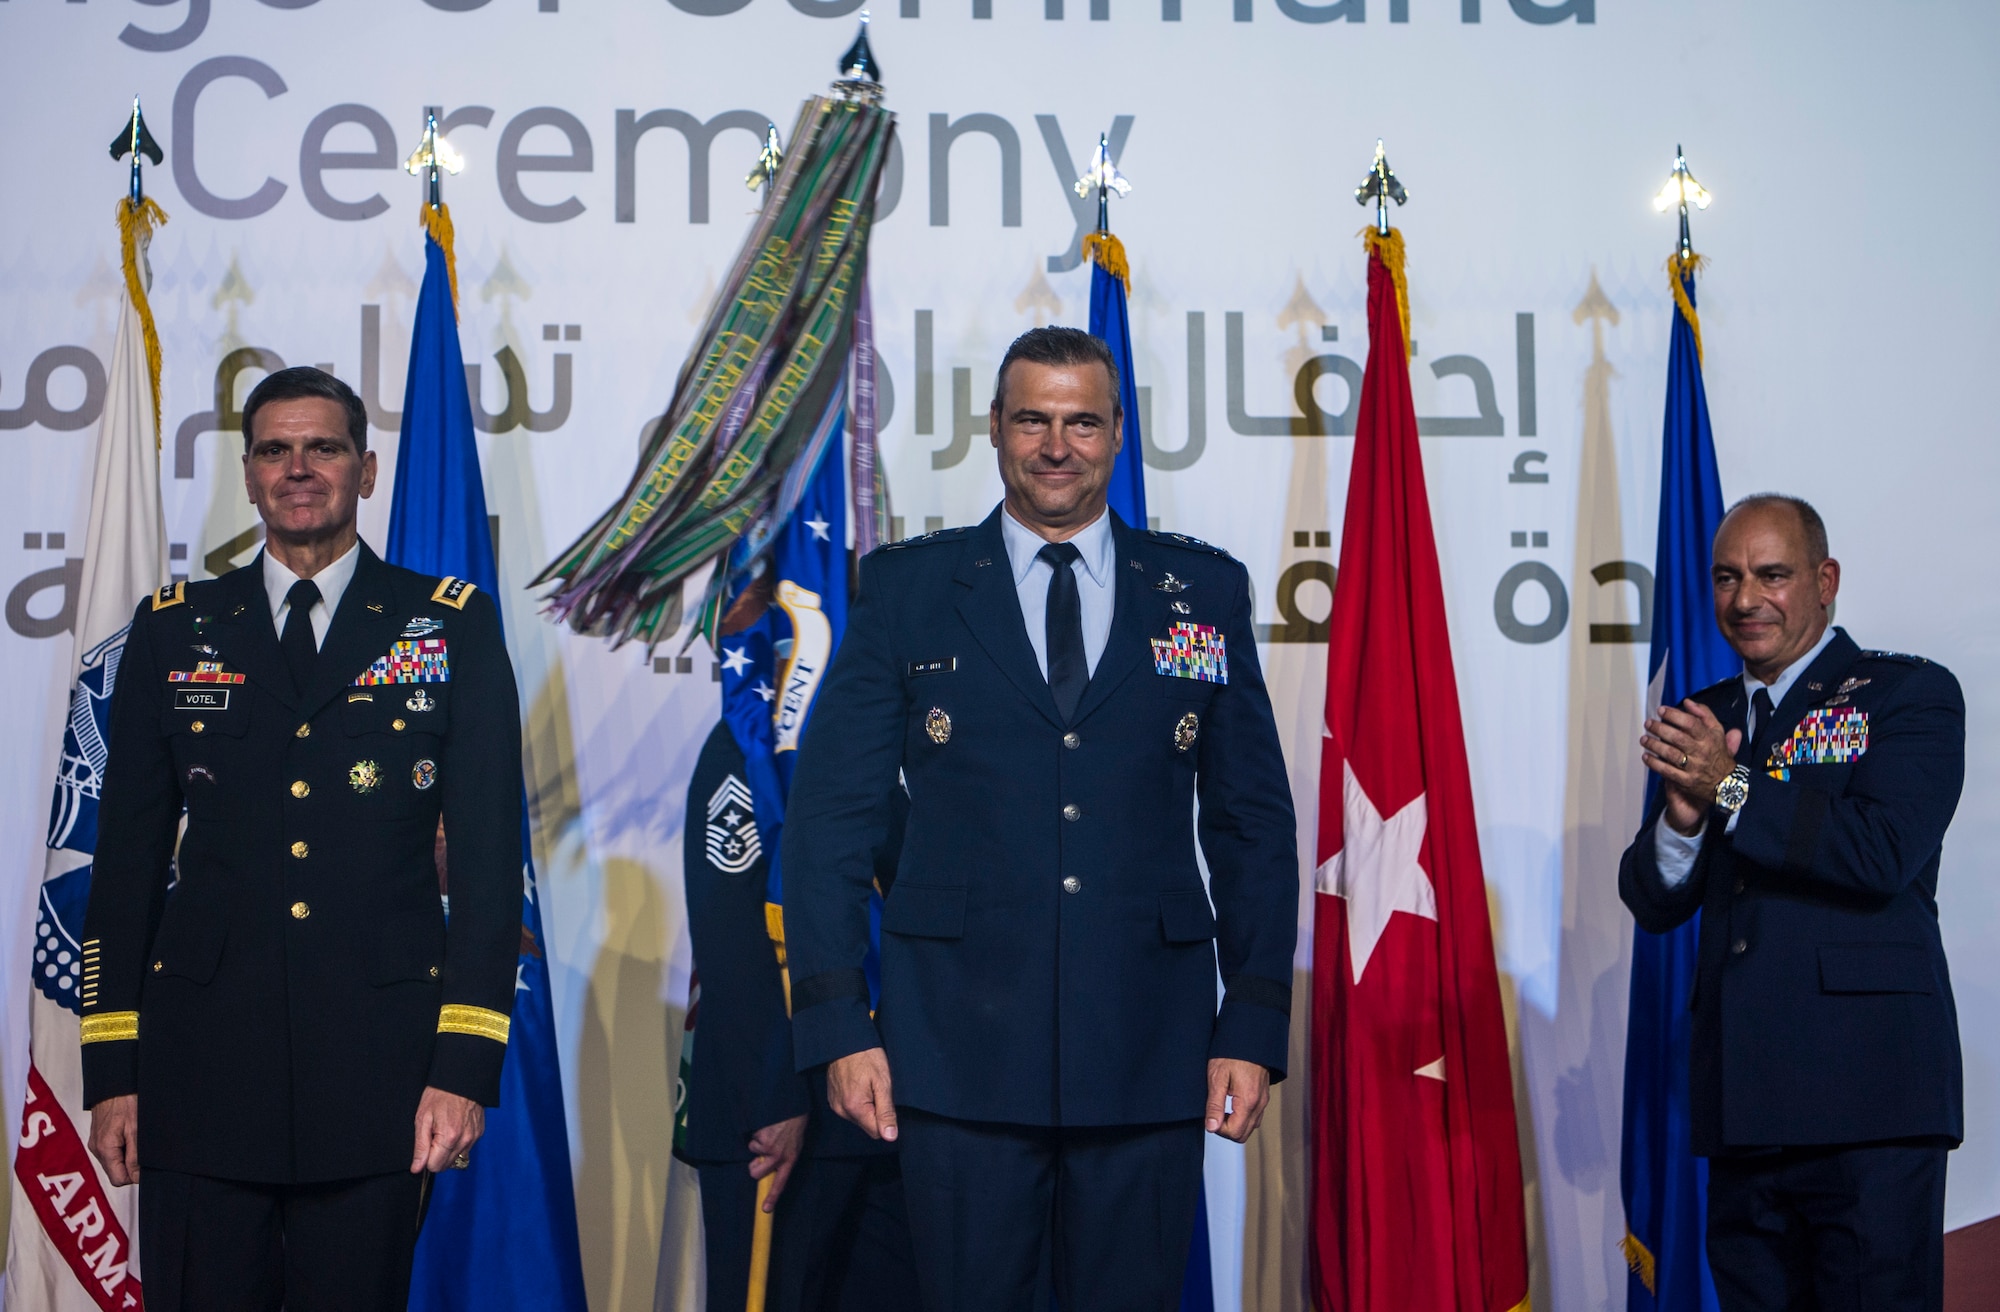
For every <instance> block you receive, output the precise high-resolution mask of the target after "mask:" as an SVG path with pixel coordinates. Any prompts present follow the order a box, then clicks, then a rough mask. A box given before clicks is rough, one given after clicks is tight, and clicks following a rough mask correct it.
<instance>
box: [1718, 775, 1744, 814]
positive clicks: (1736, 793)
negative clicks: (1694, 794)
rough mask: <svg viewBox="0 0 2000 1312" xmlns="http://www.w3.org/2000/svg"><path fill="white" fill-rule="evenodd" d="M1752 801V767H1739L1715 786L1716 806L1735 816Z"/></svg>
mask: <svg viewBox="0 0 2000 1312" xmlns="http://www.w3.org/2000/svg"><path fill="white" fill-rule="evenodd" d="M1749 800H1750V767H1749V766H1747V765H1739V766H1737V767H1736V768H1735V769H1734V770H1731V771H1730V772H1729V773H1728V774H1726V775H1724V776H1722V782H1721V783H1719V784H1717V785H1716V786H1715V804H1716V805H1717V806H1719V807H1721V808H1722V809H1723V810H1725V811H1727V812H1729V814H1731V815H1735V814H1736V813H1737V812H1738V811H1741V810H1742V809H1743V804H1744V803H1745V802H1747V801H1749Z"/></svg>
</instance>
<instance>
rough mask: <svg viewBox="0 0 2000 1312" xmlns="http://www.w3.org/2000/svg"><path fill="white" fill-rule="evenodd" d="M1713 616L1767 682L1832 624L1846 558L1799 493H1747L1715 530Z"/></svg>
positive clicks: (1754, 671) (1748, 665)
mask: <svg viewBox="0 0 2000 1312" xmlns="http://www.w3.org/2000/svg"><path fill="white" fill-rule="evenodd" d="M1710 579H1711V582H1712V584H1713V586H1714V592H1715V622H1716V625H1717V627H1719V628H1720V629H1721V630H1722V636H1723V637H1725V638H1727V639H1728V640H1729V645H1730V646H1731V647H1733V648H1735V649H1736V654H1737V655H1739V656H1741V657H1742V658H1743V665H1744V668H1745V669H1747V670H1749V671H1750V674H1751V677H1752V678H1755V679H1758V680H1760V681H1762V682H1765V683H1769V682H1771V681H1772V680H1774V679H1776V678H1777V677H1778V676H1779V675H1780V674H1782V673H1784V671H1785V670H1786V669H1788V668H1789V667H1790V666H1791V665H1792V664H1793V663H1794V662H1796V661H1797V660H1798V659H1799V658H1800V657H1801V656H1803V655H1805V654H1806V653H1807V652H1808V651H1811V650H1812V648H1813V644H1815V643H1817V642H1818V641H1819V639H1820V635H1821V634H1823V633H1825V632H1826V627H1827V624H1828V623H1829V622H1830V618H1831V617H1830V613H1829V612H1830V608H1831V607H1832V605H1833V599H1834V597H1835V596H1836V595H1837V594H1838V593H1839V591H1840V562H1839V561H1837V560H1834V559H1833V558H1832V557H1831V556H1829V555H1828V554H1827V541H1826V523H1825V521H1823V520H1822V519H1820V517H1819V512H1818V511H1816V510H1814V509H1813V508H1812V506H1811V505H1809V504H1807V503H1806V502H1805V501H1802V500H1800V499H1799V498H1797V497H1790V496H1783V495H1781V494H1778V493H1774V492H1766V493H1760V494H1758V495H1756V496H1752V497H1745V498H1744V499H1743V500H1741V501H1739V502H1737V503H1736V504H1735V505H1734V506H1732V507H1730V510H1729V513H1728V514H1727V515H1724V516H1723V517H1722V524H1721V526H1720V527H1719V528H1717V529H1716V531H1715V545H1714V561H1713V564H1712V566H1711V568H1710Z"/></svg>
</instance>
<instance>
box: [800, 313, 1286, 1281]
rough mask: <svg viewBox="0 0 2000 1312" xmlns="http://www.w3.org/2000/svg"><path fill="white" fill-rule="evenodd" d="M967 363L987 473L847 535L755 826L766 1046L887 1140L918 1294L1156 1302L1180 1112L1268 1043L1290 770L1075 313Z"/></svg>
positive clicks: (1198, 1137) (1241, 621)
mask: <svg viewBox="0 0 2000 1312" xmlns="http://www.w3.org/2000/svg"><path fill="white" fill-rule="evenodd" d="M995 390H996V393H997V395H996V397H995V399H994V401H993V404H992V408H991V419H990V423H991V430H992V436H993V442H994V445H995V447H996V448H998V450H999V463H1000V474H1001V480H1002V482H1003V483H1004V485H1005V488H1006V498H1005V501H1004V502H1003V504H1002V505H1001V506H1000V507H998V508H996V509H995V511H994V512H993V514H992V515H990V516H989V517H988V518H987V519H986V521H985V522H984V523H982V524H980V525H979V526H978V527H976V528H971V529H954V530H949V531H946V532H943V533H937V534H931V535H929V536H927V537H925V538H920V539H916V540H913V541H910V542H904V543H898V544H895V545H893V546H890V547H886V548H883V549H882V550H880V551H878V552H875V553H873V554H871V555H870V556H869V557H867V559H866V560H865V561H864V562H863V564H862V568H861V584H860V600H859V603H858V605H857V606H856V608H855V610H854V611H853V613H852V615H851V618H850V620H849V624H848V629H847V635H846V637H845V639H844V640H843V641H842V643H841V647H840V652H839V654H838V655H837V656H836V657H835V659H834V663H833V667H832V670H831V671H830V673H829V675H828V683H827V686H826V687H825V688H824V689H823V690H822V691H821V693H820V695H819V699H818V701H817V703H816V704H815V709H814V714H813V718H812V721H811V723H810V724H809V725H808V727H807V730H806V734H805V740H804V743H803V746H802V749H801V753H800V760H799V763H798V767H797V774H796V775H795V777H794V780H793V784H792V794H791V799H790V803H789V806H788V810H787V819H786V827H785V834H784V840H783V842H784V852H783V859H784V863H785V869H786V886H787V887H786V893H787V908H786V910H787V918H788V922H789V923H788V929H789V934H788V938H789V940H790V941H789V943H788V945H787V946H788V952H789V954H790V966H791V976H792V1016H793V1043H794V1049H795V1057H796V1059H797V1061H798V1063H799V1065H800V1067H801V1069H809V1068H813V1067H818V1066H826V1067H827V1077H828V1090H829V1099H830V1101H831V1102H832V1104H833V1106H834V1108H835V1110H837V1111H839V1112H840V1114H841V1115H842V1116H844V1117H846V1118H847V1119H848V1120H850V1121H853V1122H854V1123H856V1124H857V1125H860V1126H861V1127H862V1128H863V1129H865V1130H866V1131H867V1132H868V1133H869V1134H871V1135H879V1136H881V1137H883V1138H885V1139H895V1140H897V1142H898V1143H899V1146H900V1148H901V1160H902V1168H903V1181H904V1189H905V1193H906V1196H907V1199H908V1206H909V1214H910V1227H911V1233H912V1238H913V1240H914V1245H915V1252H916V1262H917V1273H918V1281H919V1284H920V1286H921V1288H922V1292H923V1297H924V1303H925V1306H926V1307H928V1308H930V1309H932V1310H933V1312H946V1310H950V1312H961V1310H965V1309H985V1308H992V1309H1006V1310H1007V1312H1018V1310H1019V1309H1027V1308H1036V1307H1042V1306H1046V1304H1047V1299H1048V1295H1049V1291H1050V1286H1051V1284H1053V1286H1054V1292H1055V1294H1056V1297H1057V1300H1058V1302H1059V1304H1060V1306H1061V1307H1063V1308H1064V1309H1079V1310H1087V1312H1103V1310H1105V1309H1125V1308H1147V1309H1162V1310H1164V1309H1171V1308H1176V1307H1178V1306H1179V1298H1180V1285H1181V1273H1182V1270H1183V1267H1184V1264H1185V1261H1186V1254H1187V1249H1188V1243H1189V1240H1190V1238H1191V1236H1192V1233H1193V1224H1194V1216H1195V1211H1196V1200H1197V1196H1198V1190H1199V1187H1200V1182H1201V1165H1202V1153H1203V1138H1202V1131H1203V1129H1204V1126H1205V1127H1206V1128H1207V1129H1208V1130H1209V1131H1212V1132H1217V1133H1221V1134H1223V1135H1226V1136H1227V1137H1229V1138H1232V1139H1236V1140H1239V1141H1240V1140H1243V1139H1246V1138H1248V1136H1249V1135H1250V1133H1251V1132H1252V1131H1253V1130H1254V1129H1255V1128H1256V1126H1257V1123H1258V1120H1259V1118H1260V1117H1261V1116H1262V1114H1263V1109H1264V1106H1265V1104H1266V1101H1267V1099H1268V1096H1269V1083H1270V1081H1271V1080H1273V1079H1275V1078H1280V1077H1282V1075H1283V1074H1284V1070H1285V1061H1286V1044H1287V1028H1288V1022H1287V1017H1288V1013H1289V1010H1290V1007H1291V980H1292V951H1293V946H1294V940H1295V937H1296V923H1297V915H1298V896H1299V867H1298V854H1297V848H1296V834H1295V826H1294V820H1293V814H1292V805H1291V790H1290V787H1289V785H1288V784H1287V781H1286V777H1285V768H1284V761H1283V758H1282V756H1281V754H1280V750H1279V745H1278V736H1277V730H1276V726H1275V724H1274V723H1273V720H1272V715H1271V706H1270V699H1269V697H1268V695H1267V694H1266V692H1265V688H1264V682H1263V676H1262V674H1261V672H1260V670H1259V668H1258V662H1257V649H1256V645H1255V637H1254V634H1253V631H1252V627H1251V612H1250V595H1249V579H1248V576H1247V574H1246V572H1245V571H1244V568H1243V566H1241V565H1240V564H1238V563H1237V562H1236V561H1234V560H1232V559H1230V558H1229V557H1228V556H1227V555H1226V554H1224V553H1223V552H1221V551H1219V550H1217V549H1215V548H1213V547H1209V546H1207V545H1205V544H1203V543H1200V542H1196V541H1194V540H1193V539H1189V538H1183V537H1180V536H1178V535H1175V534H1165V533H1150V532H1146V531H1144V530H1143V529H1137V528H1133V527H1129V526H1127V525H1126V524H1124V523H1122V522H1120V521H1119V520H1118V518H1117V517H1116V516H1115V515H1113V514H1111V513H1110V512H1109V511H1108V510H1107V509H1106V489H1107V486H1108V481H1109V476H1110V473H1111V470H1112V467H1113V462H1114V460H1115V458H1116V455H1117V452H1118V450H1119V446H1120V431H1121V428H1122V424H1121V422H1120V421H1121V415H1120V413H1119V410H1118V405H1117V401H1116V398H1117V396H1118V379H1117V369H1116V366H1115V364H1114V363H1113V361H1112V359H1111V357H1110V354H1109V352H1108V351H1107V350H1106V349H1105V347H1104V345H1103V344H1102V343H1101V342H1099V341H1097V340H1096V339H1095V338H1092V337H1090V336H1088V335H1087V334H1085V333H1082V332H1079V331H1077V330H1075V329H1071V328H1045V329H1036V330H1034V331H1032V332H1030V333H1027V334H1025V335H1024V336H1022V337H1021V338H1020V339H1018V340H1017V341H1016V342H1015V343H1014V344H1013V346H1012V347H1010V348H1009V350H1008V352H1007V356H1006V359H1005V360H1004V361H1003V362H1002V364H1001V368H1000V374H999V379H998V383H997V385H996V389H995ZM899 774H900V776H901V777H902V778H903V779H904V780H905V781H906V783H907V786H908V792H909V799H910V811H909V817H908V822H907V832H906V835H905V838H904V845H903V851H902V855H901V858H900V861H899V865H898V876H897V879H896V882H895V886H894V888H893V889H891V890H890V891H889V893H888V897H887V901H886V903H885V905H884V908H883V912H882V923H881V928H882V943H881V996H880V1007H879V1011H878V1012H877V1014H875V1015H872V1016H871V1015H870V1012H869V1008H868V990H867V985H866V982H865V980H864V977H863V970H862V963H863V956H864V953H865V951H866V949H867V946H868V897H869V891H870V887H871V881H872V879H873V876H874V870H873V868H872V862H871V854H872V853H873V852H874V851H875V850H876V848H877V847H878V845H879V841H880V838H881V831H882V827H883V824H884V821H883V819H882V818H881V813H880V810H879V803H880V800H881V798H882V796H883V794H884V792H885V791H886V790H887V789H889V788H891V787H893V786H894V785H895V783H896V782H897V779H898V777H899ZM1197 800H1199V803H1200V815H1199V823H1198V824H1197V819H1196V814H1195V812H1196V805H1195V804H1196V802H1197ZM1197 837H1198V838H1199V841H1200V845H1201V851H1202V854H1203V855H1204V856H1206V858H1207V863H1208V870H1209V875H1210V880H1209V886H1208V889H1207V890H1206V891H1205V890H1204V888H1203V884H1202V875H1201V870H1200V867H1199V866H1198V864H1197V861H1196V841H1197ZM1211 897H1212V902H1211ZM1218 967H1219V970H1220V975H1221V981H1222V989H1221V996H1220V999H1218V997H1217V973H1218ZM1218 1002H1219V1005H1218ZM1051 1268H1052V1270H1051ZM1051 1276H1052V1277H1053V1278H1052V1279H1051Z"/></svg>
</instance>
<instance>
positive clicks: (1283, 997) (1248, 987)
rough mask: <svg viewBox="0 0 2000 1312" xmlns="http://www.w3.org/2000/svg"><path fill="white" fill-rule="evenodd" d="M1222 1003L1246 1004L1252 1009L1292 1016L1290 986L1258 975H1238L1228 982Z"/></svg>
mask: <svg viewBox="0 0 2000 1312" xmlns="http://www.w3.org/2000/svg"><path fill="white" fill-rule="evenodd" d="M1223 1001H1225V1002H1247V1003H1249V1004H1250V1005H1251V1006H1253V1007H1269V1008H1270V1009H1271V1010H1272V1011H1277V1012H1282V1013H1284V1014H1285V1015H1287V1016H1289V1015H1291V1014H1292V986H1291V985H1290V984H1280V983H1279V982H1278V981H1277V980H1274V979H1265V978H1263V977H1262V976H1260V975H1238V976H1236V977H1235V978H1234V979H1232V980H1230V981H1229V984H1228V988H1227V990H1226V992H1225V993H1224V994H1223Z"/></svg>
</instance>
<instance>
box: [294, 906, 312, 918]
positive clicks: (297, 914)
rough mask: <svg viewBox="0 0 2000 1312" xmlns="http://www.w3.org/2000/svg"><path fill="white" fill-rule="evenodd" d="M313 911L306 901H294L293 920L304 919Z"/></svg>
mask: <svg viewBox="0 0 2000 1312" xmlns="http://www.w3.org/2000/svg"><path fill="white" fill-rule="evenodd" d="M312 913H313V909H312V908H311V907H309V906H307V905H306V904H305V903H303V902H294V903H292V919H293V920H304V919H305V918H306V917H307V916H310V915H311V914H312Z"/></svg>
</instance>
